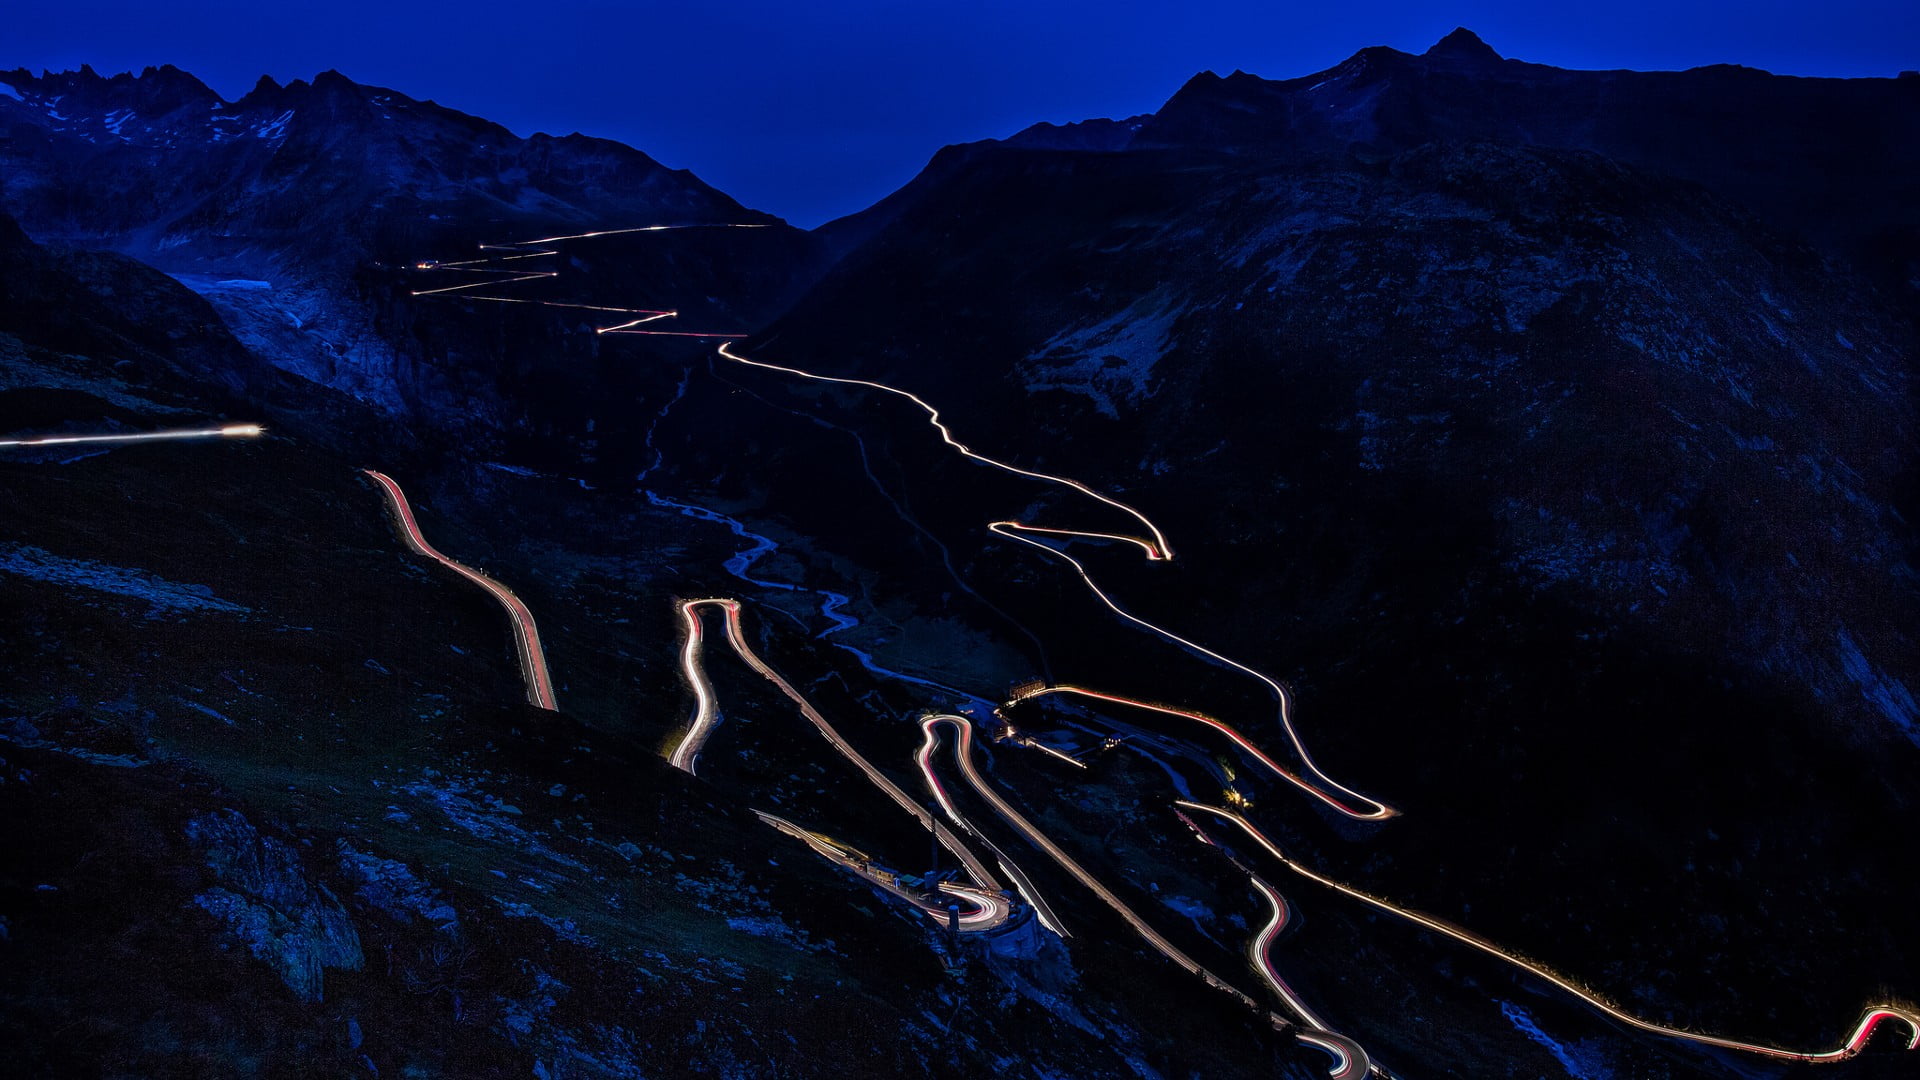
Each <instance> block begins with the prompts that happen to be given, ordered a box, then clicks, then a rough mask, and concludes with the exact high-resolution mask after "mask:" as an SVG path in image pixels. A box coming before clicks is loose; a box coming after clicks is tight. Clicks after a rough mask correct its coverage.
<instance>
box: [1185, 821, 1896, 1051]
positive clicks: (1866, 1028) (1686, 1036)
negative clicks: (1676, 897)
mask: <svg viewBox="0 0 1920 1080" xmlns="http://www.w3.org/2000/svg"><path fill="white" fill-rule="evenodd" d="M1176 805H1178V806H1184V807H1187V808H1188V809H1191V810H1201V811H1205V812H1206V813H1209V814H1213V815H1215V816H1217V817H1220V818H1223V819H1225V820H1227V821H1229V822H1232V823H1233V824H1235V825H1237V826H1239V827H1240V830H1241V831H1242V832H1244V833H1246V834H1247V835H1248V836H1249V837H1251V838H1252V839H1253V841H1254V842H1255V843H1257V844H1259V845H1260V846H1261V847H1262V848H1264V849H1265V850H1266V852H1267V854H1269V855H1271V856H1273V858H1274V859H1275V860H1276V861H1278V862H1279V863H1280V864H1281V865H1282V866H1285V867H1286V868H1287V869H1289V870H1291V871H1293V872H1294V873H1296V874H1299V875H1300V876H1301V877H1304V878H1306V879H1307V880H1309V881H1313V882H1316V883H1318V884H1320V885H1323V886H1325V887H1327V888H1329V889H1332V890H1334V891H1335V892H1338V893H1340V894H1342V895H1344V896H1349V897H1352V898H1353V899H1355V900H1358V901H1360V902H1361V903H1364V904H1367V905H1368V906H1370V907H1373V908H1375V909H1377V910H1380V911H1384V912H1386V913H1388V914H1390V915H1395V916H1398V917H1400V918H1402V919H1405V920H1407V921H1408V922H1411V923H1414V924H1416V925H1418V926H1421V927H1424V928H1425V929H1427V930H1431V931H1433V932H1434V933H1436V934H1441V935H1443V936H1445V937H1448V938H1451V939H1453V940H1454V941H1458V942H1460V943H1461V944H1463V945H1468V946H1471V947H1472V948H1474V949H1476V950H1478V951H1480V952H1483V953H1485V954H1487V955H1488V956H1491V957H1494V958H1495V959H1498V960H1502V961H1505V962H1506V963H1508V964H1511V965H1513V966H1514V967H1517V968H1520V969H1521V970H1523V971H1526V972H1529V973H1530V974H1533V975H1535V976H1538V977H1539V978H1542V979H1545V980H1546V981H1547V982H1550V983H1552V984H1553V985H1554V986H1557V987H1559V988H1560V989H1561V990H1564V991H1566V992H1567V993H1569V994H1571V995H1573V996H1574V997H1576V998H1578V999H1579V1000H1581V1001H1583V1002H1585V1003H1586V1004H1587V1005H1589V1006H1591V1007H1592V1008H1594V1009H1597V1010H1599V1011H1600V1012H1602V1013H1604V1014H1606V1015H1607V1016H1609V1017H1611V1018H1612V1019H1614V1020H1617V1021H1619V1022H1620V1023H1623V1024H1626V1025H1627V1026H1629V1027H1633V1028H1637V1029H1639V1030H1641V1031H1645V1032H1649V1033H1652V1034H1654V1035H1660V1036H1664V1037H1666V1038H1671V1039H1680V1040H1684V1041H1686V1042H1692V1043H1699V1044H1700V1045H1703V1046H1712V1047H1717V1048H1719V1049H1722V1050H1737V1051H1740V1052H1742V1053H1749V1054H1761V1055H1765V1056H1767V1057H1772V1058H1778V1059H1780V1060H1783V1061H1807V1062H1830V1061H1844V1060H1846V1059H1847V1058H1850V1057H1853V1056H1854V1055H1855V1054H1858V1053H1859V1052H1860V1051H1861V1050H1862V1049H1864V1048H1865V1047H1866V1045H1867V1041H1868V1040H1869V1039H1870V1038H1872V1037H1873V1032H1874V1029H1875V1028H1877V1027H1878V1026H1879V1025H1880V1024H1882V1023H1884V1022H1886V1021H1888V1020H1893V1021H1897V1022H1899V1023H1902V1024H1905V1025H1906V1026H1907V1029H1908V1030H1909V1031H1910V1032H1911V1037H1910V1038H1909V1039H1908V1040H1907V1045H1906V1049H1908V1050H1916V1049H1920V1015H1916V1014H1915V1013H1912V1012H1909V1011H1906V1010H1904V1009H1901V1008H1898V1007H1896V1006H1893V1005H1873V1006H1869V1007H1868V1008H1867V1009H1866V1011H1865V1012H1864V1014H1863V1015H1862V1016H1861V1018H1860V1022H1859V1024H1858V1025H1856V1026H1855V1027H1854V1029H1853V1033H1852V1034H1851V1035H1849V1036H1848V1037H1847V1039H1846V1041H1845V1042H1843V1043H1841V1045H1840V1046H1839V1048H1838V1049H1834V1050H1826V1051H1820V1052H1815V1053H1804V1052H1800V1051H1794V1050H1783V1049H1780V1048H1779V1047H1775V1046H1767V1045H1764V1044H1762V1043H1750V1042H1742V1041H1740V1040H1738V1039H1726V1038H1721V1037H1720V1036H1718V1035H1702V1034H1698V1033H1696V1032H1692V1031H1685V1030H1682V1029H1680V1028H1674V1027H1667V1026H1665V1025H1664V1024H1655V1023H1652V1022H1650V1021H1647V1020H1642V1019H1640V1018H1639V1017H1636V1016H1633V1015H1630V1014H1628V1013H1626V1012H1623V1011H1621V1010H1620V1009H1618V1008H1616V1007H1615V1006H1613V1005H1612V1004H1610V1003H1608V1002H1607V1001H1605V1000H1603V999H1601V998H1599V997H1596V996H1594V995H1593V994H1591V993H1588V992H1587V991H1585V990H1582V989H1581V988H1579V987H1578V986H1575V985H1574V984H1573V983H1572V982H1570V981H1569V980H1568V979H1566V978H1565V977H1563V976H1560V975H1557V974H1555V973H1554V972H1552V971H1549V970H1547V969H1546V968H1544V967H1541V966H1540V965H1538V964H1535V963H1532V962H1530V961H1527V960H1523V959H1521V958H1520V957H1517V956H1514V955H1513V954H1512V953H1509V952H1507V951H1506V950H1504V949H1502V948H1500V947H1499V946H1498V945H1495V944H1494V943H1493V942H1491V941H1488V940H1487V939H1486V938H1483V937H1481V936H1479V935H1478V934H1475V933H1472V932H1471V931H1468V930H1463V929H1461V928H1460V927H1457V926H1454V925H1452V924H1451V923H1447V922H1444V921H1442V920H1440V919H1437V918H1434V917H1433V916H1431V915H1426V914H1423V913H1421V912H1418V911H1413V910H1410V909H1408V908H1403V907H1400V906H1398V905H1396V904H1393V903H1390V902H1388V901H1386V900H1382V899H1380V898H1378V897H1375V896H1370V895H1368V894H1366V893H1363V892H1361V891H1360V890H1358V889H1355V888H1353V887H1351V886H1348V885H1343V884H1341V883H1340V882H1338V881H1335V880H1333V879H1332V878H1329V877H1326V876H1324V875H1322V874H1320V873H1318V872H1316V871H1314V870H1311V869H1309V868H1307V867H1305V866H1302V865H1301V864H1299V863H1297V862H1295V861H1294V860H1292V859H1290V858H1288V857H1287V856H1286V854H1285V853H1284V852H1282V851H1281V850H1280V849H1279V848H1278V847H1276V846H1275V845H1274V843H1273V841H1271V840H1269V839H1267V837H1266V834H1264V833H1262V832H1261V831H1260V830H1259V829H1257V828H1255V827H1254V825H1253V823H1252V822H1250V821H1248V820H1247V819H1246V818H1244V817H1241V816H1240V815H1239V814H1236V813H1234V812H1233V811H1231V810H1228V809H1226V808H1224V807H1219V806H1208V805H1206V804H1205V803H1197V802H1191V801H1189V800H1186V799H1181V800H1178V801H1177V802H1176Z"/></svg>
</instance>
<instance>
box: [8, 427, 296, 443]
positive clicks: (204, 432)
mask: <svg viewBox="0 0 1920 1080" xmlns="http://www.w3.org/2000/svg"><path fill="white" fill-rule="evenodd" d="M264 431H266V429H265V428H263V427H261V426H260V425H259V424H227V425H225V426H222V427H214V428H179V429H175V430H171V431H140V432H134V433H132V434H128V435H37V436H34V437H32V438H28V439H0V446H70V445H72V444H74V443H140V442H166V441H169V440H174V439H251V438H254V437H256V436H258V435H260V434H261V433H263V432H264Z"/></svg>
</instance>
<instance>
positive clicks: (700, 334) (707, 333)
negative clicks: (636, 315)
mask: <svg viewBox="0 0 1920 1080" xmlns="http://www.w3.org/2000/svg"><path fill="white" fill-rule="evenodd" d="M642 321H646V320H642ZM627 325H628V326H632V325H634V324H633V323H628V324H627ZM594 333H596V334H634V335H636V336H639V337H692V338H709V339H711V338H743V337H747V336H749V335H747V334H739V333H732V332H727V331H719V330H628V329H626V328H624V327H619V326H607V327H602V328H601V329H599V330H595V331H594Z"/></svg>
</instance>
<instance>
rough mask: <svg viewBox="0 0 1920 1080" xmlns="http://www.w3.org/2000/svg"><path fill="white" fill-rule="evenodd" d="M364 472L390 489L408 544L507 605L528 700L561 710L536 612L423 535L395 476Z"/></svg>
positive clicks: (390, 501)
mask: <svg viewBox="0 0 1920 1080" xmlns="http://www.w3.org/2000/svg"><path fill="white" fill-rule="evenodd" d="M361 471H362V472H364V473H366V474H367V475H368V476H370V477H372V478H373V481H374V483H376V484H379V485H380V487H381V489H382V490H384V491H385V492H386V493H387V505H388V507H389V508H390V509H391V510H392V511H393V517H394V520H395V521H396V522H398V523H399V525H400V534H401V535H402V536H403V537H405V538H406V541H407V546H408V547H411V548H412V549H413V550H414V551H416V552H418V553H419V554H421V555H425V556H426V557H427V558H429V559H433V560H435V561H436V562H438V563H439V564H440V565H442V566H444V567H446V568H447V569H449V570H452V571H453V572H454V573H456V574H459V575H460V576H461V577H463V578H466V579H467V580H468V581H471V582H473V583H474V584H475V585H478V586H480V587H481V588H483V589H485V590H487V592H488V593H489V594H491V595H492V596H493V598H494V599H495V600H498V601H499V602H500V606H501V607H503V608H506V609H507V616H508V618H509V619H511V620H512V622H513V644H514V649H515V650H516V651H517V652H519V654H520V676H521V678H522V679H524V680H525V681H526V684H527V700H528V701H530V702H532V703H533V704H534V705H536V706H538V707H540V708H542V709H554V710H558V709H559V708H560V706H559V705H557V704H555V702H554V697H553V681H552V679H550V678H549V677H548V676H547V654H546V651H545V650H544V649H542V648H541V647H540V628H539V627H537V626H535V625H534V622H533V612H531V611H528V610H527V605H525V604H523V603H521V602H520V598H519V597H517V596H515V595H514V594H513V590H512V589H509V588H507V587H506V586H505V585H502V584H500V583H499V582H498V581H495V580H494V579H492V578H490V577H488V576H487V575H485V574H483V573H481V572H480V571H478V570H475V569H473V568H472V567H470V566H466V565H464V564H462V563H457V562H455V561H453V560H452V559H449V558H447V557H446V556H445V555H442V554H441V553H440V552H439V551H438V550H437V549H436V548H434V546H433V545H432V544H429V543H427V538H426V537H424V536H421V535H420V524H419V522H417V521H415V520H414V517H413V507H412V506H411V505H409V504H408V502H407V493H406V492H404V491H402V490H401V489H400V485H399V484H397V483H395V482H394V479H393V477H391V476H388V475H387V474H386V473H383V472H377V471H375V470H373V469H363V470H361Z"/></svg>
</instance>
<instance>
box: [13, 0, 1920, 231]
mask: <svg viewBox="0 0 1920 1080" xmlns="http://www.w3.org/2000/svg"><path fill="white" fill-rule="evenodd" d="M4 25H5V33H4V35H0V67H8V68H11V67H26V68H31V69H33V70H35V71H38V70H39V69H41V68H54V69H61V68H68V67H77V66H79V64H81V63H82V62H87V63H91V64H92V65H93V66H94V68H95V69H96V70H97V71H99V72H100V73H101V74H103V75H109V74H112V73H114V72H116V71H123V70H136V71H137V70H139V69H140V68H142V67H145V66H147V65H149V64H163V63H171V64H174V65H176V66H178V67H181V68H184V69H186V70H188V71H191V72H193V73H194V74H196V75H198V76H200V78H201V79H203V80H205V81H206V82H207V83H208V84H209V85H211V86H212V87H213V88H214V89H215V90H218V91H219V92H221V93H222V94H224V95H226V96H228V97H235V96H238V95H239V94H242V93H244V92H246V90H248V89H249V88H251V87H252V85H253V83H254V81H255V80H256V79H257V78H258V77H259V76H260V75H261V74H262V73H266V74H270V75H273V76H274V77H275V78H277V79H279V80H281V81H283V82H285V81H288V80H291V79H295V78H312V77H313V75H314V74H315V73H317V72H320V71H323V70H326V69H327V68H337V69H339V70H340V71H342V72H344V73H345V74H347V75H348V76H349V77H351V78H353V79H355V80H357V81H360V82H365V83H373V84H376V85H381V86H388V87H392V88H394V89H397V90H400V91H402V92H403V93H406V94H409V95H411V96H414V97H420V98H432V99H434V100H436V101H439V102H441V103H442V104H446V105H450V106H453V107H454V108H458V109H461V110H464V111H466V112H470V113H475V114H478V115H480V116H484V117H487V118H488V119H491V120H496V121H498V122H500V123H502V124H505V125H506V126H508V127H510V128H512V129H513V130H515V131H517V132H520V133H521V134H528V133H531V132H533V131H550V132H556V133H566V132H570V131H575V130H578V131H583V132H586V133H587V134H590V135H602V136H606V137H609V138H614V139H619V140H621V141H623V142H627V143H631V144H633V145H634V146H637V147H639V148H640V149H642V150H645V151H646V152H648V153H649V154H652V155H653V156H654V157H656V158H658V159H660V160H661V161H663V162H665V163H666V164H668V165H672V166H675V167H678V168H690V169H692V170H693V171H694V172H696V173H698V174H699V175H700V176H701V177H702V178H703V179H705V180H707V181H708V182H709V183H712V184H714V185H715V186H717V187H719V188H721V189H722V190H724V191H726V192H727V193H729V194H731V195H733V196H735V197H736V198H738V199H740V200H741V201H742V202H744V203H746V204H748V205H750V206H754V207H758V208H761V209H765V210H769V211H772V212H774V213H777V214H781V215H783V216H785V217H787V218H788V219H790V220H792V221H794V222H795V223H796V224H800V225H807V226H811V225H815V224H818V223H820V222H821V221H824V220H827V219H829V218H833V217H837V216H839V215H841V214H845V213H850V212H852V211H854V210H858V209H860V208H861V207H864V206H866V205H868V204H870V203H872V202H873V201H874V200H875V199H878V198H879V197H881V196H882V195H885V194H886V193H887V192H889V191H891V190H893V189H894V188H896V187H898V186H899V185H900V184H902V183H904V182H905V181H906V180H908V179H909V178H911V177H912V176H913V174H914V173H915V172H917V171H918V170H919V169H920V167H921V165H923V164H924V163H925V162H926V160H927V158H928V156H929V155H931V154H932V153H933V151H934V150H936V149H938V148H939V147H940V146H942V145H945V144H947V143H954V142H965V141H969V140H973V139H981V138H991V137H996V136H1001V135H1006V134H1010V133H1012V132H1014V131H1016V130H1018V129H1020V128H1022V127H1025V126H1027V125H1028V124H1031V123H1033V122H1035V121H1040V120H1050V121H1054V122H1056V123H1060V122H1066V121H1071V120H1080V119H1085V118H1087V117H1092V116H1114V117H1119V116H1129V115H1132V114H1135V113H1140V112H1148V111H1151V110H1153V109H1155V108H1157V107H1159V105H1160V104H1161V102H1163V101H1165V100H1166V98H1167V97H1168V96H1169V95H1170V94H1172V93H1173V91H1174V90H1176V89H1178V88H1179V86H1180V84H1181V83H1183V82H1185V81H1186V79H1187V78H1188V77H1189V76H1191V75H1193V74H1194V73H1195V72H1197V71H1200V70H1203V69H1208V68H1211V69H1213V70H1215V71H1218V72H1220V73H1221V74H1225V73H1227V72H1229V71H1232V70H1233V69H1235V68H1241V69H1244V70H1247V71H1251V72H1254V73H1256V74H1259V75H1265V76H1268V77H1273V78H1284V77H1291V76H1295V75H1303V74H1307V73H1309V72H1312V71H1317V70H1319V69H1321V68H1325V67H1329V66H1331V65H1333V64H1335V63H1338V62H1339V61H1340V60H1342V59H1345V58H1346V57H1347V56H1349V55H1351V54H1352V53H1354V52H1355V51H1357V50H1358V49H1360V48H1363V47H1365V46H1368V45H1391V46H1394V47H1396V48H1400V49H1405V50H1407V51H1410V52H1419V51H1422V50H1424V49H1425V48H1426V47H1427V46H1428V45H1430V44H1432V43H1433V42H1434V41H1435V40H1437V39H1438V38H1440V37H1441V36H1442V35H1444V34H1445V33H1446V32H1447V31H1449V30H1451V29H1452V28H1453V27H1454V26H1456V25H1464V26H1468V27H1470V28H1472V29H1474V30H1475V31H1477V32H1478V33H1479V34H1480V35H1481V36H1482V37H1483V38H1485V39H1486V40H1487V42H1488V44H1490V45H1492V46H1493V47H1494V48H1495V49H1498V50H1499V51H1500V52H1501V53H1502V54H1504V55H1507V56H1512V57H1517V58H1520V59H1523V60H1533V61H1538V62H1541V63H1549V64H1556V65H1559V66H1562V67H1581V68H1620V67H1624V68H1640V69H1671V68H1685V67H1692V66H1695V65H1699V64H1709V63H1741V64H1746V65H1748V66H1751V67H1759V68H1765V69H1767V70H1770V71H1775V72H1780V73H1783V74H1796V75H1871V76H1891V75H1893V74H1895V73H1896V72H1897V71H1899V70H1900V69H1902V68H1920V3H1914V2H1913V0H1829V2H1826V3H1821V4H1814V3H1810V2H1804V0H1799V2H1794V0H1749V2H1745V3H1724V2H1723V3H1703V2H1700V0H1654V2H1645V0H1633V2H1616V3H1606V4H1593V3H1577V2H1576V3H1570V4H1564V5H1558V4H1548V3H1541V2H1539V0H1497V2H1478V3H1457V4H1452V5H1438V4H1433V3H1412V2H1404V0H1402V2H1388V3H1379V2H1360V0H1322V2H1320V3H1315V4H1303V5H1294V4H1288V3H1284V2H1280V0H1239V2H1230V0H1186V2H1179V3H1140V2H1136V0H1098V2H1083V0H1071V2H1067V0H965V2H946V3H941V2H937V0H892V2H882V0H813V2H796V0H736V2H732V3H714V2H711V0H680V2H677V3H670V4H655V3H612V2H599V3H594V2H583V0H529V2H518V3H515V2H505V0H468V2H465V3H442V2H437V0H436V2H430V3H429V2H419V3H405V2H399V0H384V2H369V0H336V2H333V3H326V4H316V3H306V2H302V0H294V2H288V3H279V2H269V0H252V2H238V0H222V2H209V0H178V2H156V0H140V2H129V0H61V2H58V3H56V2H54V0H22V2H21V3H18V4H14V5H10V10H9V11H8V13H7V15H6V16H5V18H4Z"/></svg>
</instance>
